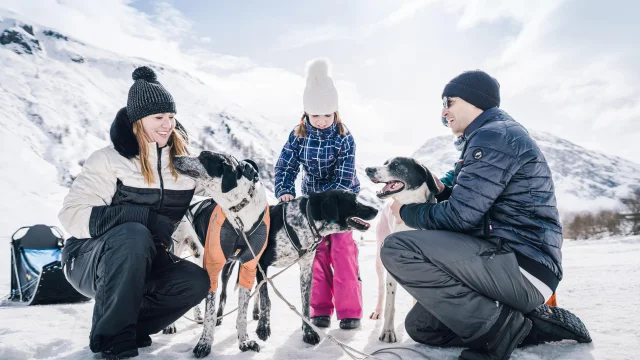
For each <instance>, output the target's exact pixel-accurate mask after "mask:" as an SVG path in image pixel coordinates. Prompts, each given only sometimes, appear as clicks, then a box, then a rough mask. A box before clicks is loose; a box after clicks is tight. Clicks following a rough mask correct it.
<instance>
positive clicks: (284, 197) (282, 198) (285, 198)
mask: <svg viewBox="0 0 640 360" xmlns="http://www.w3.org/2000/svg"><path fill="white" fill-rule="evenodd" d="M278 200H280V202H289V201H291V200H293V195H291V194H284V195H282V196H280V198H278Z"/></svg>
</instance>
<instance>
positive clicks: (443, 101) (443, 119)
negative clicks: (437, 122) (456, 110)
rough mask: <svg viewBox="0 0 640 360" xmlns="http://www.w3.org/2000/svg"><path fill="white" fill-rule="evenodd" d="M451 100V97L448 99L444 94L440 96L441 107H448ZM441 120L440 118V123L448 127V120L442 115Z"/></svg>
mask: <svg viewBox="0 0 640 360" xmlns="http://www.w3.org/2000/svg"><path fill="white" fill-rule="evenodd" d="M452 102H453V100H452V99H450V98H448V97H446V96H443V97H442V107H443V108H445V109H448V108H449V107H451V103H452ZM441 120H442V125H444V126H445V127H449V122H448V121H447V118H446V117H444V116H443V117H442V118H441Z"/></svg>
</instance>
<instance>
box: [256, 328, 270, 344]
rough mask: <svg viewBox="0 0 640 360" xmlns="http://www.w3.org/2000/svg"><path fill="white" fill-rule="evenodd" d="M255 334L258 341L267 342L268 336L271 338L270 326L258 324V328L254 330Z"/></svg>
mask: <svg viewBox="0 0 640 360" xmlns="http://www.w3.org/2000/svg"><path fill="white" fill-rule="evenodd" d="M256 334H257V335H258V339H260V340H262V341H267V339H268V338H269V336H271V326H269V325H263V324H258V327H257V328H256Z"/></svg>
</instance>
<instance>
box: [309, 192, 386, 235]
mask: <svg viewBox="0 0 640 360" xmlns="http://www.w3.org/2000/svg"><path fill="white" fill-rule="evenodd" d="M309 206H310V211H311V217H312V218H313V220H315V221H324V222H328V223H329V224H330V225H327V226H325V227H326V228H328V227H331V226H336V227H337V229H335V231H333V230H332V231H331V232H332V233H337V232H345V231H353V230H358V231H367V230H368V229H369V228H370V227H371V225H370V224H369V223H368V222H366V220H373V219H374V218H375V217H376V215H377V214H378V210H376V209H375V208H374V207H371V206H368V205H365V204H363V203H361V202H359V201H358V199H357V197H356V195H355V194H354V193H352V192H349V191H346V190H328V191H323V192H319V193H312V194H310V195H309Z"/></svg>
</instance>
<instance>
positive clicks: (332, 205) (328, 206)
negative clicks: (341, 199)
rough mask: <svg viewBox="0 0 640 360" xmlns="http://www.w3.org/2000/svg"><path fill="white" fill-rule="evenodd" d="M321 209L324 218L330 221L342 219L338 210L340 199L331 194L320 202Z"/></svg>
mask: <svg viewBox="0 0 640 360" xmlns="http://www.w3.org/2000/svg"><path fill="white" fill-rule="evenodd" d="M320 210H321V212H320V213H321V215H322V220H325V221H328V222H330V223H335V222H338V220H340V217H339V216H340V214H339V212H338V200H337V199H336V198H335V197H333V196H330V197H328V198H326V199H324V200H323V201H322V203H321V204H320Z"/></svg>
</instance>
